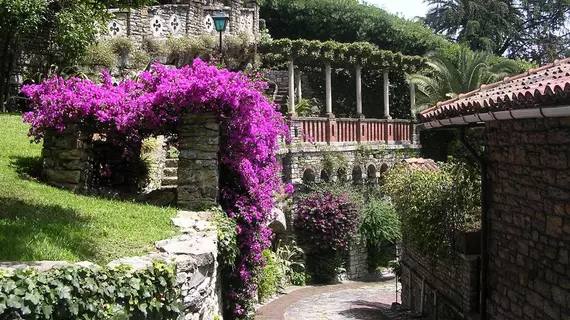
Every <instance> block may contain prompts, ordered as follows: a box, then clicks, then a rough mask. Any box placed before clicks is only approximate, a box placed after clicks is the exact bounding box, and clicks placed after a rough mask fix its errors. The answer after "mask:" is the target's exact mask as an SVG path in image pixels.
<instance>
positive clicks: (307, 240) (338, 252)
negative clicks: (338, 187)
mask: <svg viewBox="0 0 570 320" xmlns="http://www.w3.org/2000/svg"><path fill="white" fill-rule="evenodd" d="M295 213H296V215H295V219H294V221H293V223H294V227H295V232H296V233H297V236H298V237H299V241H300V244H301V245H303V246H304V247H305V251H306V253H307V272H308V273H309V274H310V275H311V279H312V280H313V281H315V282H317V283H327V282H331V281H333V280H334V279H335V278H336V276H337V272H338V271H339V270H340V269H341V268H342V265H343V263H344V261H345V259H344V255H345V252H346V247H347V245H348V243H349V241H350V238H351V237H352V235H353V234H354V233H355V231H356V227H357V225H358V211H357V208H356V206H355V205H354V204H352V203H351V201H350V197H349V195H348V193H339V194H333V193H331V192H328V191H317V192H313V193H311V194H310V195H309V196H307V198H305V199H303V200H301V201H300V202H299V204H298V206H297V208H296V211H295Z"/></svg>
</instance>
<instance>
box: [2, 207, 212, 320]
mask: <svg viewBox="0 0 570 320" xmlns="http://www.w3.org/2000/svg"><path fill="white" fill-rule="evenodd" d="M209 217H210V213H208V212H187V211H181V212H179V214H178V216H177V217H176V218H173V219H172V221H173V223H174V224H175V225H176V226H177V227H179V228H180V229H181V233H182V235H180V236H177V237H174V238H171V239H167V240H162V241H158V242H157V243H156V244H155V247H156V248H157V249H158V251H159V252H154V253H150V254H148V255H146V256H142V257H127V258H121V259H118V260H115V261H112V262H110V263H109V264H108V265H109V266H110V267H117V266H124V265H127V266H130V267H131V268H133V269H134V270H142V269H145V268H147V267H149V266H151V265H152V263H153V261H155V260H160V261H164V262H166V263H170V264H174V265H175V266H176V286H177V288H179V289H180V292H181V296H180V298H181V299H182V302H183V307H184V308H183V311H182V315H181V318H180V319H182V320H203V319H214V318H215V317H216V316H218V315H220V314H221V311H222V300H221V296H222V295H221V287H220V285H219V281H218V270H217V269H218V262H217V256H218V250H217V232H216V229H215V227H214V226H213V225H212V224H211V223H210V222H209V221H208V220H207V219H209ZM61 266H77V267H89V268H98V267H99V266H97V265H95V264H93V263H90V262H79V263H76V264H70V263H68V262H65V261H35V262H0V270H4V271H7V272H8V273H9V272H10V271H11V270H14V269H25V268H35V269H38V270H40V271H45V270H49V269H51V268H57V267H61Z"/></svg>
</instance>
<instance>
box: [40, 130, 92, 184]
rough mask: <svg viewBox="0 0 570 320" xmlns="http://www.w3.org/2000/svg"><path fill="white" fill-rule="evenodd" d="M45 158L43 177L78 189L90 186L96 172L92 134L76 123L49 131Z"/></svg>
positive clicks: (45, 140)
mask: <svg viewBox="0 0 570 320" xmlns="http://www.w3.org/2000/svg"><path fill="white" fill-rule="evenodd" d="M42 158H43V164H42V176H43V178H44V179H45V180H46V181H47V182H48V183H49V184H51V185H54V186H57V187H62V188H66V189H71V190H74V191H79V190H82V189H85V188H87V187H88V185H89V183H90V179H91V173H92V171H93V167H92V160H93V151H92V145H91V137H89V136H85V135H83V134H82V133H81V132H79V131H78V129H77V127H76V126H69V127H68V128H67V129H66V130H65V131H63V132H55V131H48V132H46V134H45V137H44V142H43V149H42Z"/></svg>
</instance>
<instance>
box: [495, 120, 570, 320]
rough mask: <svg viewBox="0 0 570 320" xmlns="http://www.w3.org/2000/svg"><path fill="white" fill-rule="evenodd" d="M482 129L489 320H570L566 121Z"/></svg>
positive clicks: (569, 140)
mask: <svg viewBox="0 0 570 320" xmlns="http://www.w3.org/2000/svg"><path fill="white" fill-rule="evenodd" d="M486 127H487V128H486V129H487V130H486V135H485V141H486V150H487V152H488V171H489V172H488V178H489V182H488V183H489V184H488V187H489V194H490V195H489V197H490V198H489V202H490V203H489V300H488V313H489V319H493V320H494V319H504V320H514V319H517V320H519V319H529V320H530V319H534V320H543V319H544V320H546V319H549V320H560V319H570V262H569V261H570V255H569V252H570V167H569V163H568V159H569V157H570V153H569V150H570V118H568V117H566V118H550V119H526V120H509V121H494V122H489V123H487V126H486Z"/></svg>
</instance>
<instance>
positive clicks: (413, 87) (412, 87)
mask: <svg viewBox="0 0 570 320" xmlns="http://www.w3.org/2000/svg"><path fill="white" fill-rule="evenodd" d="M415 107H416V85H415V84H413V83H410V110H411V113H412V118H413V119H415V118H416V115H415V114H414V113H415V112H414V108H415Z"/></svg>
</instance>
